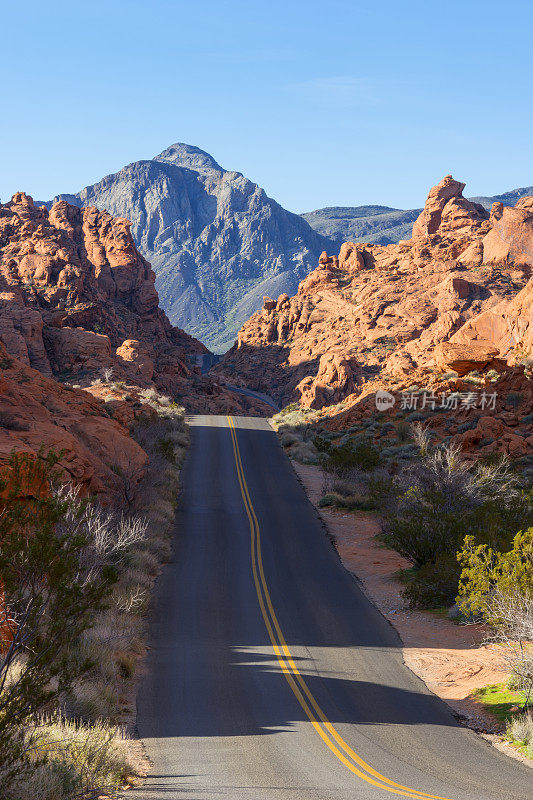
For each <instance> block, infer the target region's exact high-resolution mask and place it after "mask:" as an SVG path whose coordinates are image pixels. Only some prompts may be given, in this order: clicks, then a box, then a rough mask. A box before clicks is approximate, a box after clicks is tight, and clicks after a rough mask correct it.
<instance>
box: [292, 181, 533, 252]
mask: <svg viewBox="0 0 533 800" xmlns="http://www.w3.org/2000/svg"><path fill="white" fill-rule="evenodd" d="M528 195H533V186H526V187H524V188H522V189H514V190H513V191H510V192H505V193H504V194H498V195H494V197H471V198H470V200H472V201H473V202H475V203H480V204H481V205H483V206H484V207H485V208H487V209H490V207H491V206H492V204H493V203H497V202H500V203H503V204H504V205H506V206H512V205H514V204H515V203H516V201H517V200H519V199H520V198H521V197H526V196H528ZM421 210H422V209H420V208H414V209H411V210H409V211H404V210H402V209H399V208H389V207H388V206H355V207H349V206H347V207H343V206H335V207H332V208H319V209H318V210H317V211H309V212H307V213H305V214H302V215H301V216H302V217H303V218H304V219H305V220H306V221H307V222H308V223H309V225H310V226H311V227H312V228H314V229H315V230H316V231H317V232H318V233H321V234H322V235H323V236H327V237H328V238H329V239H331V240H333V241H334V242H335V245H336V246H338V247H340V245H341V244H342V243H343V242H347V241H351V242H371V243H372V244H383V245H385V244H397V243H398V242H399V241H400V239H410V238H411V230H412V227H413V222H414V221H415V219H416V218H417V216H418V215H419V213H420V211H421Z"/></svg>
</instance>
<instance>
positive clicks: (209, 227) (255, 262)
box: [56, 144, 332, 353]
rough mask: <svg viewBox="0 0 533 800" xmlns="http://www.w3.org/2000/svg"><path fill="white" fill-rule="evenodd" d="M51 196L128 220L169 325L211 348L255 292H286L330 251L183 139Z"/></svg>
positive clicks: (253, 302) (220, 346) (252, 304)
mask: <svg viewBox="0 0 533 800" xmlns="http://www.w3.org/2000/svg"><path fill="white" fill-rule="evenodd" d="M56 199H64V200H67V201H68V202H69V203H73V204H75V205H78V206H89V205H95V206H96V207H97V208H99V209H101V210H103V209H106V210H107V211H108V212H109V213H110V214H112V215H113V216H122V217H126V218H127V219H129V220H131V222H132V234H133V238H134V240H135V243H136V244H137V246H138V248H139V250H140V251H141V253H142V254H143V255H144V256H145V258H147V259H148V261H150V263H151V264H152V267H153V269H154V271H155V273H156V287H157V290H158V292H159V297H160V302H161V305H162V307H163V308H164V310H165V311H166V312H167V314H168V316H169V318H170V320H171V322H172V323H174V324H176V325H179V326H180V327H181V328H184V329H185V330H186V331H187V332H188V333H190V334H191V335H193V336H195V337H197V338H199V339H201V340H202V341H203V342H204V343H205V344H206V345H207V346H208V347H209V348H210V349H211V350H213V351H214V352H218V353H220V352H224V351H225V350H227V349H228V348H229V347H231V345H232V344H233V342H234V340H235V338H236V335H237V331H238V330H239V328H240V327H241V325H242V324H243V322H244V321H245V320H246V319H248V317H249V316H250V315H251V314H253V312H254V311H256V310H257V309H258V308H260V307H261V305H262V302H263V295H272V296H273V297H278V295H279V294H281V293H282V292H287V293H288V294H294V292H295V291H296V289H297V287H298V283H299V281H300V280H301V279H302V278H304V277H305V276H306V275H307V274H308V273H309V272H310V271H311V270H312V269H314V268H315V266H316V264H317V261H318V257H319V255H320V253H321V251H322V250H324V249H329V250H330V251H331V249H332V243H331V242H329V241H328V240H326V239H325V238H324V237H323V236H322V235H320V234H318V233H317V232H316V231H314V230H313V229H312V228H311V227H310V226H309V225H308V223H307V222H306V221H305V220H303V219H302V218H301V217H300V216H299V215H298V214H291V213H290V212H288V211H286V210H285V209H283V208H282V207H281V206H280V205H278V203H276V202H275V201H274V200H272V199H271V198H270V197H268V196H267V195H266V193H265V192H264V190H263V189H261V187H259V186H257V184H255V183H252V182H251V181H249V180H248V179H247V178H245V177H244V176H243V175H241V173H240V172H230V171H227V170H224V169H223V168H222V167H221V166H219V164H217V162H216V161H215V160H214V159H213V158H212V156H210V155H209V154H208V153H205V152H204V151H203V150H200V149H199V148H197V147H193V146H191V145H187V144H174V145H172V146H171V147H169V148H167V149H166V150H164V151H163V152H162V153H160V154H159V155H158V156H156V157H155V158H153V159H151V160H148V161H137V162H135V163H133V164H130V165H128V166H127V167H124V169H122V170H120V172H117V173H115V174H114V175H108V176H107V177H106V178H104V179H103V180H101V181H100V182H99V183H97V184H95V185H94V186H87V187H86V188H85V189H82V190H81V191H80V192H78V193H77V194H76V195H59V198H56Z"/></svg>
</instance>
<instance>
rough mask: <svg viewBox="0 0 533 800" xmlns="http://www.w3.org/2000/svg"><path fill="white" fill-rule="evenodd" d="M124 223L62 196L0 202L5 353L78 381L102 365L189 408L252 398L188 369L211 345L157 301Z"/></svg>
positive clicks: (225, 406)
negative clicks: (49, 201)
mask: <svg viewBox="0 0 533 800" xmlns="http://www.w3.org/2000/svg"><path fill="white" fill-rule="evenodd" d="M130 229H131V226H130V223H129V222H128V221H127V220H126V219H121V218H119V219H116V218H114V217H112V216H111V215H110V214H108V213H107V212H106V211H98V210H97V209H96V208H94V207H89V208H78V207H77V206H72V205H69V204H68V203H67V202H65V201H64V200H61V201H58V202H57V203H55V204H54V205H53V206H52V208H51V209H50V210H49V211H48V210H47V209H46V208H45V207H44V206H40V207H37V206H36V205H35V204H34V202H33V200H32V198H31V197H29V196H28V195H26V194H24V193H22V192H19V193H17V194H15V195H14V196H13V199H12V200H11V202H9V203H6V204H5V205H0V341H1V342H2V343H3V344H4V346H5V348H6V350H7V352H8V353H9V355H11V356H12V357H14V358H17V359H19V360H20V361H21V362H23V363H24V364H26V365H28V366H31V367H33V368H35V369H37V370H38V371H39V372H41V373H42V374H43V375H48V376H50V375H53V376H55V377H61V379H63V380H65V379H68V380H70V381H71V382H74V383H76V384H79V385H81V386H89V385H90V384H91V383H93V382H94V380H95V379H96V378H97V377H99V376H100V375H101V373H102V371H103V370H106V371H108V373H109V374H110V375H111V374H113V376H114V378H115V379H119V380H124V381H127V382H129V383H132V384H133V385H136V386H141V387H142V386H144V387H148V386H150V385H154V386H155V387H156V388H158V389H160V390H161V391H164V392H165V393H168V394H171V395H172V396H173V397H176V398H177V399H179V400H180V402H181V403H183V404H184V405H185V406H186V407H187V408H188V410H191V411H207V412H209V411H218V410H222V411H227V410H235V411H243V410H244V409H245V408H246V407H247V404H248V406H251V405H253V403H254V401H252V400H249V399H245V398H241V397H237V396H235V395H232V394H231V393H230V392H228V391H227V390H226V389H225V388H224V387H221V386H219V385H218V384H217V383H216V382H213V381H212V380H211V379H210V378H209V377H207V376H202V375H201V374H200V371H199V369H197V368H196V367H194V366H192V363H191V361H192V360H194V359H195V358H196V356H198V355H199V354H202V353H206V352H207V350H206V348H205V347H204V345H202V344H201V343H200V342H198V341H197V340H196V339H193V338H192V337H191V336H189V335H188V334H186V333H184V331H182V330H180V329H179V328H175V327H173V326H172V325H171V324H170V322H169V320H168V318H167V316H166V315H165V313H164V312H163V311H162V310H161V309H160V308H159V305H158V295H157V291H156V289H155V276H154V273H153V272H152V269H151V267H150V264H149V263H148V262H147V261H146V260H145V259H144V258H143V257H142V255H141V254H140V253H139V252H138V250H137V249H136V247H135V244H134V242H133V238H132V235H131V230H130ZM256 406H258V404H256Z"/></svg>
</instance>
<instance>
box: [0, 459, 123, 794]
mask: <svg viewBox="0 0 533 800" xmlns="http://www.w3.org/2000/svg"><path fill="white" fill-rule="evenodd" d="M56 462H57V456H55V455H54V454H53V453H50V454H49V455H48V457H47V458H33V457H31V456H28V455H26V454H23V455H16V454H13V455H12V456H11V458H10V460H9V469H8V478H7V489H6V491H7V498H6V499H4V500H3V501H2V508H1V515H0V541H1V542H2V546H1V548H0V574H1V575H2V584H3V586H2V588H3V598H2V599H3V602H2V607H1V609H0V654H1V655H0V776H1V782H2V785H3V786H8V785H9V783H10V782H11V780H12V779H13V778H14V776H15V774H16V772H17V764H18V763H19V762H20V760H21V759H23V756H24V739H23V735H22V734H23V730H24V728H23V726H24V725H25V724H26V723H27V722H28V720H29V719H30V718H32V717H34V716H35V714H37V713H39V712H40V711H41V710H43V709H44V708H46V707H47V706H49V705H50V703H52V702H53V701H54V700H55V699H57V698H58V697H59V696H60V694H61V692H64V691H66V690H67V689H68V688H69V687H71V686H72V685H73V683H74V682H75V681H76V680H77V679H79V677H80V676H81V675H83V674H84V673H86V672H87V671H88V669H89V668H90V662H88V661H87V660H85V659H83V658H80V657H79V656H78V653H77V645H78V644H79V642H80V640H81V637H82V634H83V633H84V631H86V630H87V629H88V628H89V627H90V626H91V625H92V623H93V621H94V619H95V616H96V614H97V613H98V611H99V609H100V608H102V606H103V604H104V603H105V602H106V601H107V598H108V597H109V595H110V592H111V588H112V586H113V584H114V583H115V582H116V566H115V564H114V563H113V554H114V551H113V549H112V548H109V549H107V548H106V547H105V546H104V547H102V546H101V545H102V544H103V540H101V539H99V538H98V536H97V535H96V533H97V532H96V530H94V529H91V528H89V527H88V526H86V525H84V524H83V523H82V522H81V520H82V519H83V518H84V516H85V515H86V514H90V513H91V512H90V511H88V508H89V505H88V503H87V502H86V501H84V502H82V501H80V500H78V498H77V497H75V498H73V497H72V495H71V494H69V493H65V492H62V491H53V483H54V478H55V476H54V465H55V463H56ZM29 492H31V495H30V496H31V497H32V499H31V500H29V499H28V493H29ZM106 543H107V542H106ZM15 663H16V664H17V665H18V672H17V675H16V678H15V680H11V679H8V676H9V675H10V674H11V673H12V667H13V666H14V665H15Z"/></svg>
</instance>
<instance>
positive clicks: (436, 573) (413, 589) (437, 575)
mask: <svg viewBox="0 0 533 800" xmlns="http://www.w3.org/2000/svg"><path fill="white" fill-rule="evenodd" d="M459 574H460V569H459V566H458V564H457V559H456V558H454V556H449V555H447V556H441V557H440V558H438V559H437V560H436V561H435V562H429V563H427V564H424V565H423V566H422V567H420V569H418V570H417V571H416V572H415V574H414V575H413V576H412V578H411V580H410V581H409V582H408V584H407V586H406V587H405V589H404V590H403V591H402V595H403V596H404V597H405V599H406V600H407V602H408V604H409V606H410V607H411V608H441V607H443V606H450V605H452V604H453V602H454V600H455V597H456V595H457V582H458V580H459Z"/></svg>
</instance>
